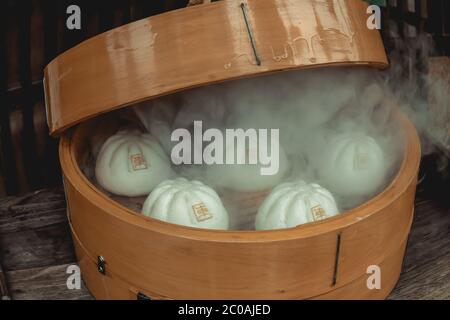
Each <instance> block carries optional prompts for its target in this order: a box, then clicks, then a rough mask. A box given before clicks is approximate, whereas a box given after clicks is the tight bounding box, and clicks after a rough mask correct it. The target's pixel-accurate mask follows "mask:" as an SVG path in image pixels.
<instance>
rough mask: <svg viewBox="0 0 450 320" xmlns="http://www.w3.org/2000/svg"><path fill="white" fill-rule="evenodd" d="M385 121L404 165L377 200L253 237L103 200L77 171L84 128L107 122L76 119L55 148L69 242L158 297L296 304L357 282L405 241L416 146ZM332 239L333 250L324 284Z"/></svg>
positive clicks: (411, 132)
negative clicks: (400, 143) (399, 144)
mask: <svg viewBox="0 0 450 320" xmlns="http://www.w3.org/2000/svg"><path fill="white" fill-rule="evenodd" d="M395 121H397V123H398V127H399V128H401V129H402V130H401V131H400V132H401V133H403V134H404V138H405V150H404V161H403V163H402V165H401V168H400V170H399V173H398V175H397V177H396V178H395V179H394V181H393V182H392V184H391V185H390V186H389V187H388V188H386V190H384V191H383V192H382V193H381V194H379V195H377V196H376V197H375V198H373V199H372V200H371V201H369V202H367V203H365V204H364V205H362V206H361V207H358V208H356V209H354V210H351V211H349V212H347V213H345V214H342V215H339V216H338V217H334V218H331V219H328V220H326V221H322V222H318V223H311V224H307V225H303V226H299V227H297V228H292V229H286V230H277V231H253V232H234V231H228V232H222V231H212V230H201V229H192V228H186V227H183V226H177V225H172V224H168V223H165V222H163V221H159V220H155V219H151V218H146V217H143V216H142V215H140V214H137V213H135V212H133V211H131V210H129V209H127V208H125V207H123V206H121V205H119V204H118V203H116V202H114V201H112V200H111V199H110V198H109V197H107V196H106V195H105V194H104V193H102V192H101V191H100V190H98V189H96V187H95V186H94V185H93V184H92V183H91V182H90V181H89V180H88V179H87V178H86V177H85V176H84V175H83V173H82V172H81V169H80V167H79V165H80V163H81V162H80V161H82V160H83V159H85V154H86V148H87V145H86V143H85V141H86V139H87V137H88V136H90V135H91V133H92V130H93V128H97V129H98V128H99V126H100V127H102V126H104V127H103V128H104V129H105V130H110V129H111V128H112V127H113V126H112V125H111V124H110V123H106V122H104V121H102V122H100V123H99V122H98V121H93V122H90V123H83V124H82V125H80V126H79V127H78V128H77V129H76V130H75V132H74V133H73V135H70V136H64V137H63V138H62V140H61V148H60V159H61V163H62V168H63V171H64V175H65V181H66V192H67V196H68V200H69V208H70V218H71V222H72V226H73V230H74V236H76V237H77V238H78V239H79V241H80V243H81V244H82V245H83V247H85V251H87V252H88V253H89V255H90V256H91V258H92V261H95V259H96V257H97V256H100V255H101V256H103V257H105V259H106V261H107V262H108V265H109V270H110V272H111V273H112V274H115V275H117V276H121V277H122V279H123V280H124V282H126V283H129V284H130V285H131V286H133V287H135V288H140V289H142V290H145V291H148V292H154V293H156V294H158V295H159V296H162V297H169V298H174V299H202V298H207V299H212V298H224V299H250V298H256V299H303V298H311V297H314V296H318V295H322V294H325V293H327V292H330V291H333V290H336V289H338V288H340V287H344V286H346V285H347V284H349V283H351V282H353V281H355V280H357V279H358V278H360V277H362V276H363V275H364V274H365V273H366V269H367V267H368V266H369V265H374V264H375V265H376V264H381V263H382V262H383V261H385V260H386V259H387V258H388V257H390V256H391V255H392V254H393V253H394V252H398V250H399V248H400V247H401V246H402V244H403V243H404V242H405V240H406V238H407V236H408V233H409V230H410V225H411V221H412V219H411V216H412V210H413V203H414V196H415V186H416V185H415V183H416V176H417V171H418V166H419V160H420V145H419V140H418V137H417V134H416V131H415V129H414V127H413V126H412V124H411V123H410V122H409V120H408V119H407V118H406V117H405V116H404V115H403V114H402V113H400V112H397V113H395ZM339 234H340V235H341V239H342V245H341V250H340V258H339V266H338V273H337V283H336V285H333V275H334V267H335V259H336V242H337V236H338V235H339ZM88 285H89V286H90V283H88ZM91 290H93V291H96V290H99V288H95V289H94V288H91ZM102 296H104V294H102Z"/></svg>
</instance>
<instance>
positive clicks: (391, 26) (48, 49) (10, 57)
mask: <svg viewBox="0 0 450 320" xmlns="http://www.w3.org/2000/svg"><path fill="white" fill-rule="evenodd" d="M298 1H301V0H298ZM187 2H188V0H165V1H163V0H112V1H95V0H90V1H87V0H78V1H77V0H71V1H68V0H61V1H55V0H9V1H8V0H7V1H2V2H1V3H0V6H1V7H2V8H0V131H1V132H0V197H1V196H4V195H16V194H22V193H25V192H28V191H31V190H36V189H40V188H45V187H52V186H56V185H60V184H61V174H60V168H59V164H58V156H57V144H58V140H57V139H53V138H49V137H48V131H47V125H46V122H45V107H44V102H43V100H44V99H43V89H42V74H43V69H44V67H45V65H46V64H48V63H49V62H50V61H51V60H52V59H53V58H55V57H56V56H57V55H59V54H60V53H62V52H63V51H65V50H67V49H69V48H71V47H72V46H74V45H76V44H77V43H79V42H81V41H83V40H85V39H87V38H89V37H92V36H94V35H96V34H99V33H101V32H104V31H106V30H109V29H112V28H114V27H117V26H120V25H123V24H126V23H129V22H131V21H135V20H138V19H142V18H144V17H147V16H151V15H155V14H159V13H162V12H164V11H168V10H173V9H177V8H182V7H185V6H186V5H187ZM72 4H76V5H78V6H80V8H81V14H82V30H80V31H71V30H68V29H67V28H66V27H65V22H66V18H67V16H68V15H67V14H66V8H67V7H68V6H69V5H72ZM383 15H384V18H383V29H382V31H383V37H384V40H385V44H386V48H387V50H388V51H391V50H392V49H394V47H395V44H396V41H395V40H396V39H406V40H407V41H410V42H414V38H415V37H416V36H417V35H418V34H420V33H421V32H422V31H426V32H429V33H431V34H432V35H433V38H434V41H435V42H436V47H437V48H436V49H437V50H436V52H435V53H434V54H435V55H450V19H449V18H450V1H448V0H397V1H387V7H385V8H383ZM405 50H406V49H405ZM408 50H411V49H408ZM413 50H414V49H413ZM417 63H419V62H417ZM407 72H408V70H407V69H406V70H405V73H407ZM411 76H414V75H411V74H405V77H411Z"/></svg>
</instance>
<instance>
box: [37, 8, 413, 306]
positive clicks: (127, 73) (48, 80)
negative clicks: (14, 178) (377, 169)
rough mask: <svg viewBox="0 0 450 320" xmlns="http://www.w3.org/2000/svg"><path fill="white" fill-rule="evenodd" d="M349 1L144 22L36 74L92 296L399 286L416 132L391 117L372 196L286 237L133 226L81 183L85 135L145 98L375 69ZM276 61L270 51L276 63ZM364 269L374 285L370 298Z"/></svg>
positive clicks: (325, 294)
mask: <svg viewBox="0 0 450 320" xmlns="http://www.w3.org/2000/svg"><path fill="white" fill-rule="evenodd" d="M366 9H367V5H366V4H364V2H362V1H360V0H352V1H344V0H335V1H332V0H327V1H314V0H305V1H289V0H248V1H246V2H245V3H244V4H243V5H241V2H240V1H235V0H229V1H221V2H216V3H213V4H210V5H203V6H198V7H189V8H186V9H180V10H176V11H173V12H168V13H165V14H162V15H158V16H154V17H151V18H147V19H144V20H140V21H137V22H135V23H132V24H129V25H126V26H123V27H120V28H118V29H114V30H112V31H109V32H106V33H104V34H101V35H99V36H97V37H94V38H92V39H90V40H88V41H86V42H84V43H82V44H80V45H78V46H77V47H75V48H73V49H71V50H69V51H67V52H66V53H64V54H62V55H61V56H59V57H58V58H56V59H55V60H54V61H52V62H51V63H50V64H49V65H48V66H47V68H46V70H45V81H44V84H45V92H46V104H47V120H48V124H49V128H50V132H51V134H52V135H59V136H60V138H61V142H60V153H59V154H60V161H61V166H62V169H63V174H64V182H65V191H66V195H67V201H68V218H69V221H70V225H71V228H72V236H73V240H74V244H75V249H76V253H77V257H78V260H79V264H80V266H81V270H82V276H83V279H84V281H85V282H86V285H87V286H88V288H89V289H90V291H91V292H92V293H93V295H94V296H95V297H96V298H98V299H137V298H152V299H216V298H218V299H366V298H367V299H381V298H385V297H386V296H387V295H388V294H389V292H390V291H391V290H392V288H393V287H394V286H395V283H396V282H397V280H398V277H399V274H400V270H401V265H402V260H403V256H404V252H405V246H406V242H407V238H408V234H409V231H410V227H411V222H412V218H413V208H414V196H415V188H416V180H417V173H418V167H419V161H420V144H419V139H418V136H417V133H416V130H415V128H414V126H413V125H412V124H411V123H410V121H409V120H408V119H407V117H406V116H405V115H403V114H402V113H401V112H400V111H396V112H395V113H394V121H395V123H397V125H398V128H399V134H401V135H402V136H403V138H404V142H405V143H404V150H403V161H402V163H401V165H400V168H399V171H398V173H397V174H396V176H395V178H394V180H393V182H392V183H391V184H390V185H389V186H388V187H387V188H386V189H385V190H384V191H383V192H381V193H380V194H379V195H377V196H376V197H374V198H373V199H371V200H370V201H368V202H367V203H365V204H363V205H362V206H360V207H358V208H356V209H353V210H351V211H349V212H346V213H344V214H341V215H339V216H336V217H333V218H331V219H328V220H325V221H320V222H315V223H311V224H307V225H303V226H299V227H296V228H292V229H286V230H274V231H212V230H202V229H194V228H188V227H183V226H178V225H172V224H168V223H165V222H163V221H159V220H154V219H152V218H147V217H144V216H142V215H140V214H138V213H136V212H133V211H132V210H130V209H127V208H126V207H124V206H122V205H120V204H119V203H117V202H115V201H113V200H112V199H111V198H109V197H108V196H107V195H105V194H104V193H103V192H102V191H100V190H99V189H98V188H97V187H96V186H95V185H93V184H92V183H91V182H90V181H89V179H88V178H87V177H86V176H84V174H83V172H82V170H81V165H82V164H83V161H85V160H86V154H87V151H86V149H87V143H86V141H87V140H88V139H89V138H90V136H91V135H92V132H94V130H98V128H101V129H102V130H104V132H105V135H108V134H109V133H113V132H114V129H115V125H116V122H117V121H115V119H114V113H110V114H108V115H107V116H106V117H98V116H99V115H100V114H104V113H109V112H111V111H112V110H115V109H118V108H123V107H126V106H129V105H132V104H134V103H137V102H140V101H144V100H147V99H150V98H154V97H158V96H162V95H167V94H170V93H173V92H176V91H179V90H183V89H187V88H192V87H196V86H203V85H207V84H211V83H217V82H221V81H229V80H233V79H238V78H242V77H249V76H260V75H263V74H267V73H271V72H278V71H285V70H294V69H302V68H317V67H328V66H345V67H354V66H365V67H375V68H384V67H386V66H387V58H386V55H385V52H384V47H383V44H382V41H381V38H380V35H379V33H378V32H377V31H376V30H369V29H367V27H366V19H367V17H368V16H367V14H366ZM280 52H281V53H280ZM371 265H378V266H379V267H380V268H381V271H382V275H381V276H382V287H381V289H380V290H370V289H368V287H367V284H366V282H367V278H368V277H369V275H368V274H367V273H366V272H367V268H368V267H369V266H371Z"/></svg>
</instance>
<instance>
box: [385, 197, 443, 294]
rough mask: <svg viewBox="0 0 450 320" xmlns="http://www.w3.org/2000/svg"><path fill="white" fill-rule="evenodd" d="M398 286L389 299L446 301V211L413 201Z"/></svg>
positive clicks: (423, 201) (432, 203)
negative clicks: (409, 228)
mask: <svg viewBox="0 0 450 320" xmlns="http://www.w3.org/2000/svg"><path fill="white" fill-rule="evenodd" d="M415 207H416V209H415V210H416V214H415V219H414V224H413V227H412V232H411V235H410V238H409V244H408V249H407V251H406V259H405V262H404V266H403V272H402V275H401V277H400V280H399V283H398V285H397V287H396V288H395V290H394V292H393V293H392V294H391V295H390V296H389V299H393V300H399V299H420V300H423V299H446V300H450V209H449V208H446V207H443V206H441V205H440V204H439V203H438V202H436V201H434V200H429V199H417V201H416V206H415Z"/></svg>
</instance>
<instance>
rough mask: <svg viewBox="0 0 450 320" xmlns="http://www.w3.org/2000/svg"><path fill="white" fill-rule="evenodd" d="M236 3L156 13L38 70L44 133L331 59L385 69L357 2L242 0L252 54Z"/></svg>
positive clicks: (383, 56)
mask: <svg viewBox="0 0 450 320" xmlns="http://www.w3.org/2000/svg"><path fill="white" fill-rule="evenodd" d="M241 3H242V1H240V0H228V1H219V2H215V3H212V4H209V5H200V6H192V7H189V8H185V9H179V10H175V11H171V12H167V13H164V14H161V15H157V16H153V17H150V18H147V19H143V20H140V21H137V22H134V23H131V24H129V25H125V26H122V27H119V28H117V29H114V30H111V31H108V32H106V33H103V34H101V35H99V36H96V37H94V38H91V39H89V40H87V41H85V42H84V43H82V44H80V45H78V46H76V47H74V48H72V49H70V50H69V51H67V52H65V53H64V54H62V55H60V56H59V57H58V58H56V59H55V60H53V61H52V62H51V63H50V64H49V65H48V66H47V68H46V69H45V81H44V86H45V89H46V90H45V91H46V104H47V109H48V112H47V116H48V119H47V122H48V124H49V127H50V131H51V133H52V134H57V133H61V132H62V131H64V130H65V129H66V128H68V127H70V126H72V125H74V124H76V123H79V122H81V121H83V120H86V119H88V118H91V117H93V116H96V115H98V114H101V113H105V112H108V111H111V110H113V109H117V108H121V107H124V106H127V105H131V104H133V103H136V102H140V101H143V100H147V99H149V98H153V97H157V96H161V95H166V94H170V93H173V92H176V91H179V90H183V89H187V88H192V87H197V86H203V85H206V84H211V83H217V82H222V81H226V80H232V79H237V78H241V77H249V76H256V75H261V74H266V73H271V72H276V71H283V70H290V69H300V68H311V67H320V66H330V65H335V66H339V65H344V66H348V65H352V66H358V65H363V66H374V67H379V68H383V67H386V66H387V58H386V54H385V50H384V47H383V43H382V41H381V37H380V34H379V32H378V31H377V30H369V29H368V28H367V25H366V21H367V18H368V15H367V13H366V10H367V4H366V3H365V2H363V1H361V0H334V1H333V0H325V1H312V0H304V1H291V0H248V1H246V3H247V9H246V12H247V14H248V19H249V21H250V23H251V25H252V28H251V29H252V30H253V35H254V37H253V38H254V40H255V45H256V51H257V54H256V55H255V53H254V50H253V48H252V44H251V41H250V37H249V33H248V30H247V27H246V23H245V20H244V16H243V12H242V9H241V7H240V4H241ZM206 26H207V27H206ZM256 56H257V57H258V58H259V60H260V61H261V65H258V64H257V62H256V61H257V58H256Z"/></svg>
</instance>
